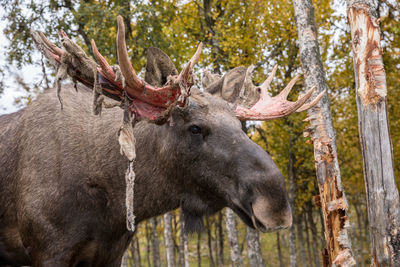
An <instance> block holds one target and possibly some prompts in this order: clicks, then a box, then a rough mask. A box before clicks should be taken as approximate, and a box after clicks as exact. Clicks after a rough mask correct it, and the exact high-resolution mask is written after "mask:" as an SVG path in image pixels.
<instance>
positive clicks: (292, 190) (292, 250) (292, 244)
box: [288, 138, 297, 267]
mask: <svg viewBox="0 0 400 267" xmlns="http://www.w3.org/2000/svg"><path fill="white" fill-rule="evenodd" d="M292 147H293V140H292V138H290V140H289V162H288V176H289V204H290V208H291V210H292V213H293V214H294V216H293V217H294V218H295V219H294V221H295V220H296V209H295V203H294V200H295V197H296V196H295V195H296V184H295V181H294V179H295V178H294V162H295V158H294V154H293V151H292ZM289 254H290V266H291V267H297V250H296V224H295V223H293V224H292V227H290V230H289Z"/></svg>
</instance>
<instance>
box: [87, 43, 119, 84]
mask: <svg viewBox="0 0 400 267" xmlns="http://www.w3.org/2000/svg"><path fill="white" fill-rule="evenodd" d="M90 43H91V44H92V50H93V54H94V57H95V58H96V60H97V62H98V63H99V65H100V68H101V70H102V71H103V74H104V76H106V78H107V79H109V80H110V81H113V80H115V73H114V71H113V70H112V68H111V66H110V65H109V64H108V62H107V60H106V59H105V58H104V57H103V55H102V54H100V52H99V50H98V49H97V46H96V43H95V41H94V40H93V39H92V40H91V41H90Z"/></svg>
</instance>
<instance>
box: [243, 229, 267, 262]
mask: <svg viewBox="0 0 400 267" xmlns="http://www.w3.org/2000/svg"><path fill="white" fill-rule="evenodd" d="M246 231H247V232H246V243H247V256H248V257H249V264H250V266H252V267H253V266H254V267H264V266H265V262H264V259H263V257H262V252H261V244H260V235H259V233H258V231H257V230H254V229H251V228H250V227H246Z"/></svg>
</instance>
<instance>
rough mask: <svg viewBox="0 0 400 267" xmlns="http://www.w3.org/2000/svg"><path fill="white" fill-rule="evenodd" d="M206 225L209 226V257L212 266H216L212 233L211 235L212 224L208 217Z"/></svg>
mask: <svg viewBox="0 0 400 267" xmlns="http://www.w3.org/2000/svg"><path fill="white" fill-rule="evenodd" d="M206 227H207V244H208V257H209V259H210V263H209V264H210V266H211V267H214V265H215V264H214V257H213V249H212V235H211V224H210V219H209V218H208V217H206Z"/></svg>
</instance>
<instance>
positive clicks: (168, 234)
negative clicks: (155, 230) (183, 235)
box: [164, 212, 175, 267]
mask: <svg viewBox="0 0 400 267" xmlns="http://www.w3.org/2000/svg"><path fill="white" fill-rule="evenodd" d="M171 220H172V214H171V212H168V213H166V214H164V240H165V254H166V256H167V267H174V266H175V247H174V239H173V238H172V224H171Z"/></svg>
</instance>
